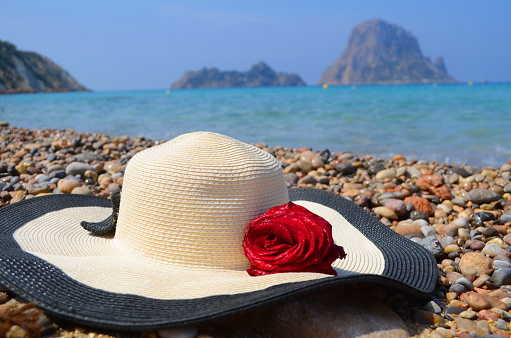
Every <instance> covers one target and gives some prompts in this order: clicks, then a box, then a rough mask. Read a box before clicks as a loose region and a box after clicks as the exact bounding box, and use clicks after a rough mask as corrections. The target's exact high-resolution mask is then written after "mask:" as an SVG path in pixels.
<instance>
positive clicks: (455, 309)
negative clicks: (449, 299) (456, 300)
mask: <svg viewBox="0 0 511 338" xmlns="http://www.w3.org/2000/svg"><path fill="white" fill-rule="evenodd" d="M463 311H464V310H463V308H461V307H459V306H447V307H446V308H445V309H444V313H445V314H446V315H459V314H460V313H462V312H463Z"/></svg>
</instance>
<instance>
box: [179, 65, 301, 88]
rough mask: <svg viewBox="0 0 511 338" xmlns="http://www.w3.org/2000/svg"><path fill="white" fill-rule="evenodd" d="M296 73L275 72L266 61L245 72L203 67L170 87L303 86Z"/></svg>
mask: <svg viewBox="0 0 511 338" xmlns="http://www.w3.org/2000/svg"><path fill="white" fill-rule="evenodd" d="M305 85H306V84H305V82H304V81H303V80H302V78H301V77H300V76H299V75H297V74H287V73H279V72H275V71H274V70H273V69H271V68H270V66H268V65H267V64H266V63H264V62H262V61H261V62H259V63H257V64H255V65H254V66H252V67H251V68H250V69H249V70H248V71H246V72H239V71H220V70H218V69H217V68H203V69H200V70H198V71H195V72H194V71H188V72H186V73H184V74H183V75H182V76H181V78H179V80H177V81H176V82H174V83H173V84H172V86H171V88H172V89H192V88H229V87H280V86H305Z"/></svg>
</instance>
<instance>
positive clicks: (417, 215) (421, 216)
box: [410, 210, 429, 221]
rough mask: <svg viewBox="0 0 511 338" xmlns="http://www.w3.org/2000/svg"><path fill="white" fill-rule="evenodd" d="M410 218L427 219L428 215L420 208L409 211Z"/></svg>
mask: <svg viewBox="0 0 511 338" xmlns="http://www.w3.org/2000/svg"><path fill="white" fill-rule="evenodd" d="M410 218H411V219H413V220H414V221H415V220H417V219H423V220H426V221H427V220H429V217H428V216H427V215H426V214H425V213H423V212H422V211H420V210H414V211H412V212H411V213H410Z"/></svg>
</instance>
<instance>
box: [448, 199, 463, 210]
mask: <svg viewBox="0 0 511 338" xmlns="http://www.w3.org/2000/svg"><path fill="white" fill-rule="evenodd" d="M451 202H452V204H454V205H457V206H459V207H463V208H464V207H465V205H466V203H465V201H464V200H462V199H459V198H454V199H452V200H451Z"/></svg>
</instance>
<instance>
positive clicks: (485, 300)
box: [461, 292, 507, 311]
mask: <svg viewBox="0 0 511 338" xmlns="http://www.w3.org/2000/svg"><path fill="white" fill-rule="evenodd" d="M461 300H462V301H464V302H466V303H467V304H468V305H469V306H470V307H471V308H472V309H473V310H475V311H480V310H484V309H491V308H492V307H496V308H498V309H501V310H507V305H506V304H504V303H503V302H501V301H500V300H499V299H498V298H497V297H493V296H490V295H485V294H481V293H477V292H465V293H464V294H462V295H461Z"/></svg>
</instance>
